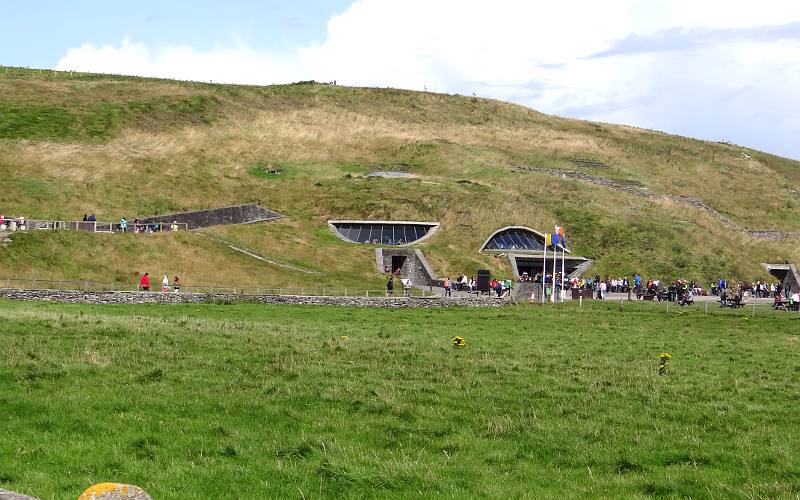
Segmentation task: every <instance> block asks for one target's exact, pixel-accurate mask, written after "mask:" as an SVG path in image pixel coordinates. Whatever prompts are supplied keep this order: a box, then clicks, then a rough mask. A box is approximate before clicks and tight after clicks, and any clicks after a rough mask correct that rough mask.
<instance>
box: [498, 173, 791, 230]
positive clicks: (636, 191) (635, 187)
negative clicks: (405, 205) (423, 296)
mask: <svg viewBox="0 0 800 500" xmlns="http://www.w3.org/2000/svg"><path fill="white" fill-rule="evenodd" d="M511 170H512V172H518V173H524V172H533V173H542V174H547V175H552V176H555V177H561V178H565V177H566V178H570V179H575V180H579V181H583V182H588V183H591V184H595V185H597V186H602V187H605V188H608V189H613V190H615V191H621V192H623V193H627V194H630V195H633V196H638V197H641V198H648V199H652V200H656V199H662V200H669V201H674V202H677V203H683V204H685V205H689V206H692V207H694V208H699V209H700V210H703V211H704V212H706V213H707V214H709V215H710V216H711V217H713V218H715V219H717V220H718V221H720V222H722V223H723V224H725V225H726V226H728V227H730V228H732V229H736V230H737V231H740V232H742V233H745V234H746V235H748V236H750V237H753V238H758V239H764V240H783V239H788V238H798V237H800V232H798V231H781V230H779V229H752V228H748V227H745V226H742V225H741V224H737V223H736V222H734V221H733V220H731V219H730V217H728V216H727V215H724V214H721V213H719V212H718V211H717V210H715V209H714V208H712V207H710V206H708V205H707V204H706V203H705V202H704V201H703V200H701V199H700V198H695V197H693V196H687V195H685V194H677V195H675V194H659V193H654V192H652V191H649V190H646V188H644V186H641V185H640V184H639V183H636V182H629V183H624V182H618V181H612V180H610V179H606V178H604V177H599V176H596V175H591V174H587V173H585V172H580V171H578V170H562V169H557V168H549V167H531V166H527V165H514V166H512V167H511Z"/></svg>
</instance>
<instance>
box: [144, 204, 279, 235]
mask: <svg viewBox="0 0 800 500" xmlns="http://www.w3.org/2000/svg"><path fill="white" fill-rule="evenodd" d="M283 217H284V216H283V215H281V214H279V213H278V212H274V211H272V210H270V209H268V208H265V207H262V206H261V205H257V204H254V203H251V204H247V205H234V206H230V207H222V208H209V209H206V210H196V211H194V212H181V213H177V214H166V215H156V216H153V217H147V218H144V219H142V222H143V223H153V222H163V223H166V224H169V223H171V222H172V221H176V222H179V223H182V224H188V226H189V229H200V228H204V227H210V226H217V225H220V224H251V223H253V222H261V221H267V220H274V219H281V218H283Z"/></svg>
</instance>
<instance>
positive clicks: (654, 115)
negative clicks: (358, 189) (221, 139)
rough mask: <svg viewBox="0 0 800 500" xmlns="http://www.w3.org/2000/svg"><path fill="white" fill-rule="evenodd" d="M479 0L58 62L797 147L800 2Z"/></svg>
mask: <svg viewBox="0 0 800 500" xmlns="http://www.w3.org/2000/svg"><path fill="white" fill-rule="evenodd" d="M488 5H489V4H487V3H486V2H485V1H478V0H437V1H436V2H430V1H426V0H406V1H404V2H395V1H391V0H358V1H356V2H354V3H353V4H351V5H350V7H349V8H348V9H347V10H346V11H344V12H342V13H340V14H338V15H335V16H333V17H332V18H331V19H330V21H329V23H328V33H327V36H326V38H325V39H324V40H322V41H321V42H314V43H310V44H309V45H307V46H304V47H298V48H296V49H294V50H289V51H284V52H280V53H269V52H264V51H260V50H255V49H253V48H251V47H250V46H248V45H247V44H246V43H243V42H238V43H235V44H233V45H220V46H218V47H215V48H214V49H212V50H208V51H198V50H196V49H193V48H192V47H188V46H169V47H146V46H144V45H143V44H141V43H136V42H134V41H131V40H129V39H127V38H126V39H124V40H123V41H122V43H121V44H120V45H114V46H96V45H93V44H85V45H83V46H81V47H78V48H74V49H71V50H70V51H69V52H68V53H67V54H66V55H65V56H64V57H63V58H62V59H61V60H60V61H59V63H58V65H57V68H58V69H75V70H83V71H100V72H109V73H125V74H136V75H145V76H163V77H171V78H181V79H193V80H205V81H208V80H213V81H215V82H238V83H262V84H269V83H275V82H288V81H297V80H307V79H316V80H319V81H331V80H337V81H338V82H339V83H342V84H349V85H369V86H393V87H402V88H411V89H422V88H423V87H427V88H428V89H434V90H437V91H442V92H459V93H465V94H469V93H471V92H477V93H478V94H479V95H483V96H488V97H496V98H500V99H506V100H512V101H515V102H519V103H521V104H525V105H529V106H532V107H534V108H537V109H539V110H541V111H544V112H549V113H557V114H569V115H572V116H577V117H579V118H591V119H595V120H602V121H615V122H619V121H622V122H625V123H629V124H632V125H641V126H646V127H651V128H660V129H664V130H667V131H671V132H676V133H685V134H694V135H698V136H702V137H707V138H720V139H730V140H734V141H737V142H741V143H744V144H749V145H754V146H756V147H762V148H765V149H769V150H773V151H776V152H779V153H783V154H790V155H792V156H794V157H800V149H797V148H798V147H800V146H797V145H795V144H787V143H785V138H789V137H792V136H795V137H796V136H798V135H800V130H798V129H797V120H796V119H795V118H794V116H798V115H800V93H798V92H797V91H796V89H798V88H800V2H796V1H795V0H791V1H790V0H762V1H760V2H752V1H731V0H727V1H723V0H609V1H605V2H597V1H596V0H581V1H573V2H558V3H556V2H545V1H525V0H504V1H495V2H493V3H491V7H489V6H488ZM792 23H797V24H792ZM776 26H777V27H778V29H774V28H775V27H776ZM756 35H757V36H756ZM648 47H651V48H652V47H656V48H657V49H658V50H648V49H647V48H648ZM623 49H624V50H623ZM615 51H616V52H615ZM598 54H605V55H600V56H597V55H598ZM592 56H596V57H592ZM700 99H702V102H699V100H700ZM777 103H780V104H777ZM713 110H716V114H718V115H719V116H720V118H719V120H715V118H714V116H713V115H714V114H715V113H712V111H713ZM763 113H769V115H766V116H765V115H764V114H763ZM754 117H756V118H757V119H755V118H754ZM744 120H747V121H746V122H745V121H744ZM736 123H740V124H741V126H740V127H736V126H734V125H733V124H736ZM762 127H763V128H762ZM773 127H783V128H782V129H780V130H772V128H773ZM776 137H777V138H779V139H775V138H776ZM792 148H794V149H792Z"/></svg>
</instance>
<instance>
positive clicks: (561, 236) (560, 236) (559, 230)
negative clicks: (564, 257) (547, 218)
mask: <svg viewBox="0 0 800 500" xmlns="http://www.w3.org/2000/svg"><path fill="white" fill-rule="evenodd" d="M555 233H556V240H555V242H554V243H553V245H557V244H558V243H561V246H562V247H564V248H566V246H567V236H566V232H565V231H564V228H563V227H562V226H555Z"/></svg>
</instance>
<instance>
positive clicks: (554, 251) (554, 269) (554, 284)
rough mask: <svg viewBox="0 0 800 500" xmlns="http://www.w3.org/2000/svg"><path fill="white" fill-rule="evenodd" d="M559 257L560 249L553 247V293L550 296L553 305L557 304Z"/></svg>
mask: <svg viewBox="0 0 800 500" xmlns="http://www.w3.org/2000/svg"><path fill="white" fill-rule="evenodd" d="M557 256H558V247H557V246H555V245H554V246H553V291H552V293H551V294H550V296H551V300H552V301H553V304H555V303H556V257H557Z"/></svg>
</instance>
